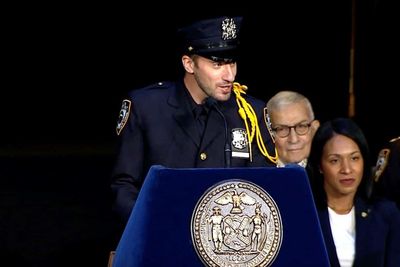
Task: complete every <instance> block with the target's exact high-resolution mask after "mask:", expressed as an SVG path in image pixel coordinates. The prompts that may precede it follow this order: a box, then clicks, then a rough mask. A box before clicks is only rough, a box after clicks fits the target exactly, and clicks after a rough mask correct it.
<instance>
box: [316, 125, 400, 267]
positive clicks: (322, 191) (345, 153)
mask: <svg viewBox="0 0 400 267" xmlns="http://www.w3.org/2000/svg"><path fill="white" fill-rule="evenodd" d="M368 150H369V149H368V144H367V141H366V138H365V136H364V134H363V132H362V131H361V129H360V128H359V127H358V126H357V125H356V124H355V123H354V122H353V121H352V120H350V119H347V118H338V119H334V120H331V121H327V122H325V123H323V124H322V125H321V127H320V128H319V129H318V130H317V132H316V134H315V136H314V138H313V142H312V147H311V153H310V158H309V164H310V167H311V169H310V174H309V176H310V181H311V186H312V188H313V194H314V199H315V203H316V207H317V210H318V216H319V220H320V224H321V228H322V232H323V235H324V239H325V244H326V248H327V251H328V255H329V260H330V263H331V266H332V267H335V266H340V267H344V266H362V267H366V266H373V267H379V266H386V267H389V266H393V267H395V266H396V267H399V266H400V211H399V210H398V209H397V208H396V206H395V203H394V202H390V201H386V200H374V199H372V198H369V192H368V191H369V190H368V189H369V188H370V183H371V179H372V178H371V173H370V166H371V165H370V162H369V151H368Z"/></svg>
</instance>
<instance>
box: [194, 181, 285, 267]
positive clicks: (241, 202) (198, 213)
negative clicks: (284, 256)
mask: <svg viewBox="0 0 400 267" xmlns="http://www.w3.org/2000/svg"><path fill="white" fill-rule="evenodd" d="M191 233H192V241H193V245H194V247H195V249H196V252H197V254H198V256H199V257H200V258H201V260H202V261H203V262H204V263H205V264H206V265H207V266H215V267H221V266H231V267H239V266H247V267H253V266H270V265H271V264H272V262H273V261H274V260H275V258H276V256H277V255H278V253H279V250H280V246H281V243H282V236H283V231H282V219H281V215H280V213H279V209H278V207H277V205H276V203H275V201H274V200H273V199H272V198H271V196H270V195H269V194H268V193H267V192H266V191H264V189H262V188H261V187H259V186H258V185H256V184H253V183H250V182H248V181H244V180H236V179H235V180H226V181H224V182H222V183H220V184H217V185H215V186H213V187H211V188H210V189H208V190H207V192H205V193H204V195H203V196H202V197H201V199H200V200H199V201H198V203H197V205H196V208H195V210H194V211H193V214H192V221H191Z"/></svg>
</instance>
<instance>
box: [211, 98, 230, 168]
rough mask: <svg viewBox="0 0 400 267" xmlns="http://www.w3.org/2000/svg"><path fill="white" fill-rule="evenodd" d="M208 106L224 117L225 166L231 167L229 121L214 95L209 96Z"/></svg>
mask: <svg viewBox="0 0 400 267" xmlns="http://www.w3.org/2000/svg"><path fill="white" fill-rule="evenodd" d="M205 104H206V105H207V106H208V107H210V108H214V109H215V110H216V111H217V113H218V114H219V115H220V116H221V117H222V119H223V120H224V127H225V150H224V151H225V168H230V167H231V154H232V150H231V146H230V144H229V137H228V123H227V122H226V118H225V115H224V114H223V113H222V111H221V110H220V109H219V107H218V103H217V100H215V98H213V97H208V98H207V100H206V103H205Z"/></svg>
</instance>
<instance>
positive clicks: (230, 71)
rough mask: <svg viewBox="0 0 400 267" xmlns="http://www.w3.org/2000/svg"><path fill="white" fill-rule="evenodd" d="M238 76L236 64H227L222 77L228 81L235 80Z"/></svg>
mask: <svg viewBox="0 0 400 267" xmlns="http://www.w3.org/2000/svg"><path fill="white" fill-rule="evenodd" d="M235 77H236V64H225V65H224V73H223V76H222V78H223V79H224V80H225V81H228V82H234V81H235Z"/></svg>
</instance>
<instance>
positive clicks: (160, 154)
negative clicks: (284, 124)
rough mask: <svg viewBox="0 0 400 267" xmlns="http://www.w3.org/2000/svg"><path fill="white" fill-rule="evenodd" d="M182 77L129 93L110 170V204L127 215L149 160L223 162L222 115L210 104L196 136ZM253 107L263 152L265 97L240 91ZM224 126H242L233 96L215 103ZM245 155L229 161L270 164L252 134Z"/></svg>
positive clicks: (174, 164)
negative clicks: (201, 130) (248, 155)
mask: <svg viewBox="0 0 400 267" xmlns="http://www.w3.org/2000/svg"><path fill="white" fill-rule="evenodd" d="M185 90H187V89H186V88H185V87H184V84H183V82H166V83H158V84H155V85H152V86H149V87H146V88H143V89H137V90H133V91H132V92H131V93H130V94H129V100H130V101H131V107H130V110H129V118H128V120H127V122H126V125H125V126H124V127H123V129H122V131H121V133H120V136H119V138H120V140H119V148H118V151H119V152H118V155H117V160H116V164H115V168H114V171H113V179H112V185H111V188H112V191H113V193H114V195H115V205H114V208H115V210H116V212H117V213H118V214H120V215H121V216H122V217H123V218H125V219H127V218H128V217H129V214H130V212H131V209H132V207H133V205H134V202H135V200H136V198H137V195H138V192H139V190H140V187H141V185H142V183H143V180H144V178H145V176H146V174H147V172H148V170H149V168H150V167H151V166H152V165H163V166H165V167H170V168H197V167H199V168H205V167H207V168H208V167H209V168H219V167H224V164H225V163H224V162H225V161H224V159H225V156H224V153H225V152H224V145H225V126H224V120H223V117H222V116H221V115H220V114H219V113H218V112H217V111H216V110H215V109H213V108H211V109H210V111H209V113H208V122H207V125H206V129H205V132H204V136H203V139H202V140H201V138H200V134H199V131H198V128H197V126H196V121H195V118H194V115H193V112H192V110H191V108H190V104H189V103H188V95H187V92H186V91H185ZM244 97H245V98H246V100H247V102H248V103H250V104H251V106H252V107H253V109H254V110H255V111H256V113H257V118H258V124H259V126H260V132H261V134H262V136H263V140H264V142H265V146H267V147H269V153H270V154H271V155H274V153H273V144H272V140H271V138H270V136H269V133H268V131H267V128H266V125H265V123H264V117H263V109H264V107H265V103H263V102H262V101H260V100H257V99H255V98H253V97H250V96H247V95H244ZM218 107H219V109H220V111H221V112H222V113H223V115H224V117H225V119H226V121H227V128H228V138H229V139H230V140H229V142H230V143H231V141H232V140H231V134H230V133H231V131H232V129H237V128H240V129H246V127H245V124H244V121H243V120H242V119H241V118H240V117H239V114H238V106H237V104H236V97H235V95H234V93H233V92H232V96H231V98H230V99H229V100H228V101H225V102H220V103H218ZM251 152H252V162H250V159H249V158H240V157H232V160H231V167H245V166H249V167H251V166H257V167H260V166H273V164H272V163H271V162H269V161H268V160H267V159H266V158H265V157H264V156H263V155H262V154H261V153H260V151H259V149H258V147H257V142H256V139H255V138H254V140H253V142H252V147H251Z"/></svg>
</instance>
